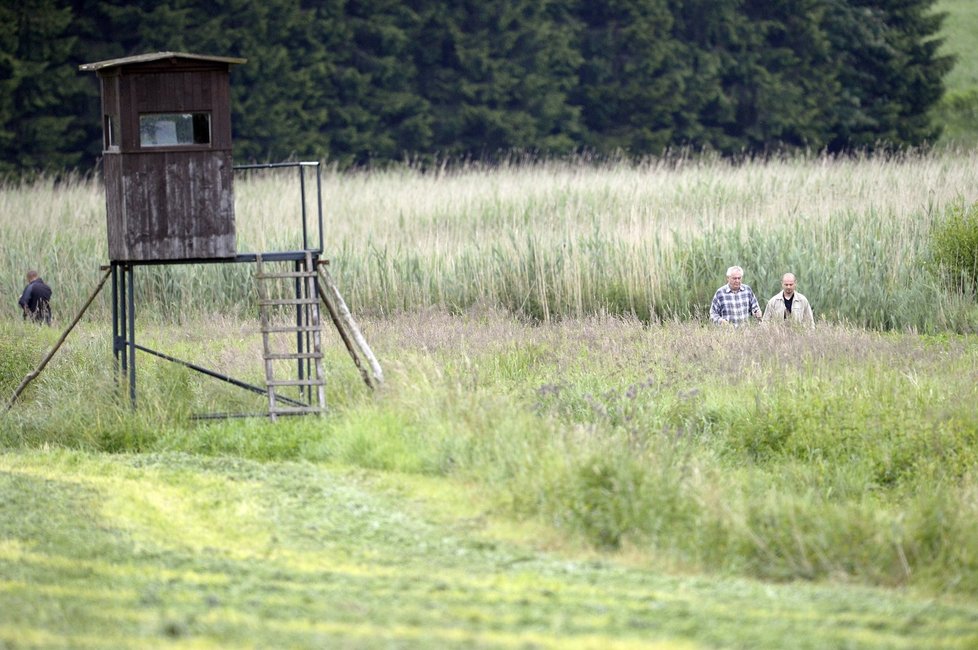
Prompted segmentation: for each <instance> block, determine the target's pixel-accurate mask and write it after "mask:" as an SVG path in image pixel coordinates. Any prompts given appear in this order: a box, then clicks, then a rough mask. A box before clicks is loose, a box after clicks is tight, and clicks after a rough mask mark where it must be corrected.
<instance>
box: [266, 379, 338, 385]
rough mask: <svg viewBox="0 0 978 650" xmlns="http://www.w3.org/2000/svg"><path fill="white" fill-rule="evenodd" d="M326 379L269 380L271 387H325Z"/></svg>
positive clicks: (267, 382)
mask: <svg viewBox="0 0 978 650" xmlns="http://www.w3.org/2000/svg"><path fill="white" fill-rule="evenodd" d="M325 381H326V380H324V379H269V380H268V381H266V382H265V383H266V384H268V385H269V386H325V385H326V384H325Z"/></svg>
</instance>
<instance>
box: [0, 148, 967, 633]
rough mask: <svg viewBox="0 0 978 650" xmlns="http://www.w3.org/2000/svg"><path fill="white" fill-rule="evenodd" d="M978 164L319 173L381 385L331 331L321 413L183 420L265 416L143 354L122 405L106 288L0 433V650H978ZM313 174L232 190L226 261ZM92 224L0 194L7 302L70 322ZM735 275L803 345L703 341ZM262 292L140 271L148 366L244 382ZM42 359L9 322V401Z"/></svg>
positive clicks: (341, 263)
mask: <svg viewBox="0 0 978 650" xmlns="http://www.w3.org/2000/svg"><path fill="white" fill-rule="evenodd" d="M975 167H976V158H975V156H974V155H972V154H969V153H961V152H957V153H951V152H943V153H935V154H931V155H928V156H924V155H916V154H915V155H906V156H899V157H891V158H879V159H871V158H865V159H845V160H833V159H824V158H806V157H802V158H794V159H785V160H774V161H767V162H763V161H744V162H742V163H740V164H732V163H729V162H723V161H716V160H692V159H675V160H671V161H668V162H656V163H652V162H650V163H648V164H643V165H619V166H616V165H609V164H602V165H596V164H592V163H589V162H588V161H579V162H578V163H544V164H537V165H530V164H525V163H518V162H514V163H513V164H511V165H509V166H504V167H503V168H500V169H495V170H489V169H482V168H479V167H466V168H462V169H456V170H447V169H446V170H442V171H439V172H423V171H421V170H417V169H411V168H401V169H391V170H386V171H375V172H363V173H356V174H339V173H335V172H332V171H330V172H327V173H326V174H325V175H324V198H325V201H326V205H327V215H326V217H327V228H326V232H325V233H324V235H325V237H324V239H325V241H326V249H327V250H326V253H325V254H326V256H327V257H329V258H330V259H331V271H332V273H333V275H334V276H335V277H336V278H337V279H338V281H339V284H340V287H341V289H342V290H343V292H344V294H345V296H346V298H347V300H348V302H349V303H350V305H351V307H352V308H353V310H354V312H355V313H356V314H357V317H358V319H359V320H360V322H361V324H362V326H363V330H364V333H365V335H366V337H367V340H368V341H369V342H370V343H371V346H372V347H373V349H374V351H375V352H376V354H377V356H378V358H379V359H380V361H381V363H382V365H383V366H384V371H385V376H386V378H387V380H386V383H385V385H384V387H383V388H382V389H381V390H379V391H377V392H371V391H369V390H368V389H367V388H366V387H365V386H363V384H362V382H361V381H360V379H359V376H358V374H357V372H356V369H355V368H354V366H353V364H352V362H351V361H350V360H349V358H348V357H347V356H346V353H345V350H344V348H343V346H342V343H341V342H340V341H339V340H338V337H336V336H334V335H330V336H327V342H326V367H327V373H328V384H327V401H328V403H329V406H330V410H329V413H328V414H326V415H324V416H323V417H316V418H294V419H287V420H284V421H279V422H276V423H270V422H268V421H267V420H265V419H261V418H246V419H234V420H228V421H214V422H210V421H197V420H193V419H191V416H192V414H195V413H208V412H215V411H224V412H232V413H244V412H256V411H260V410H261V409H262V408H263V406H264V404H263V401H262V399H261V397H260V396H255V395H252V394H250V393H245V392H243V391H240V390H238V389H236V388H233V387H229V386H227V385H225V384H222V383H220V382H216V381H214V380H212V379H209V378H206V377H203V376H201V375H198V374H195V373H192V372H191V371H189V370H187V369H185V368H181V367H178V366H174V365H172V364H167V363H165V362H163V361H160V360H157V359H155V358H151V357H146V356H144V355H140V356H139V358H138V368H139V379H138V386H139V396H138V400H137V409H136V410H135V411H133V410H131V409H130V408H129V403H128V399H127V398H126V396H125V395H124V394H122V393H123V392H124V391H122V390H120V388H119V385H118V383H117V380H116V378H115V377H114V374H113V363H112V354H111V341H110V323H109V315H108V306H107V300H106V299H105V297H104V296H103V297H101V298H100V299H99V300H98V301H97V302H96V304H95V306H94V307H93V309H92V311H91V312H90V313H89V315H88V316H87V317H86V319H85V320H84V321H83V323H82V325H81V326H80V327H79V329H78V330H77V331H76V332H74V333H73V334H72V335H71V337H70V338H69V339H68V342H67V343H66V344H65V347H64V348H63V350H62V351H60V352H59V353H58V356H57V357H56V358H55V360H54V361H53V362H52V363H51V364H50V366H49V367H48V369H47V370H45V372H44V374H43V375H41V377H40V378H39V379H38V380H37V381H35V382H34V383H33V384H32V385H31V386H30V388H28V390H27V391H26V392H25V393H24V395H23V396H22V397H21V399H20V400H19V401H18V402H17V403H16V404H15V405H14V406H13V408H12V409H11V410H10V411H9V412H5V413H3V414H2V415H0V445H2V448H3V455H2V456H0V482H2V483H3V486H2V489H0V566H2V568H3V569H2V571H0V644H4V645H5V646H8V647H17V648H20V647H71V648H75V647H160V646H164V645H166V646H170V645H172V646H174V647H229V646H230V647H270V646H285V647H553V648H565V647H581V648H604V647H643V648H645V647H665V648H684V647H769V648H783V647H811V648H823V647H867V648H871V647H879V648H892V647H913V648H916V647H947V648H969V647H974V646H975V645H976V644H978V606H976V605H975V603H976V600H975V598H976V595H978V475H976V473H975V467H976V466H978V462H976V461H978V409H976V407H975V404H976V403H978V402H976V398H978V388H976V386H978V339H976V338H975V335H974V332H975V331H976V330H978V325H976V323H978V320H976V314H978V312H976V304H975V296H974V287H973V286H972V285H971V284H970V279H969V278H968V277H967V274H966V273H964V274H962V273H961V272H960V271H961V269H956V271H957V272H955V269H952V268H950V267H948V266H947V264H948V261H947V258H942V257H941V256H940V253H941V249H940V246H939V245H937V246H936V245H935V242H940V241H943V240H942V239H941V237H942V236H943V235H942V233H943V234H946V233H948V232H958V230H948V229H947V227H946V226H947V224H952V225H953V226H954V228H959V229H964V230H961V232H967V228H968V227H969V224H970V223H971V221H970V219H972V217H971V216H970V215H972V214H973V205H974V202H975V199H976V198H978V188H976V186H975V185H974V178H976V175H975V171H978V170H976V169H975ZM295 185H296V183H295V178H294V176H285V175H271V176H252V177H241V178H239V179H238V182H237V185H236V197H237V198H236V213H237V218H238V231H239V249H240V250H280V249H283V248H294V247H295V242H297V241H299V237H300V234H299V231H298V220H297V212H298V208H299V206H298V203H297V202H296V201H295V199H294V198H291V197H295V196H296V193H295V190H296V188H295ZM102 201H103V199H102V196H101V192H100V189H99V185H98V183H97V182H96V181H95V180H93V179H86V178H68V179H61V180H60V181H58V182H54V181H53V180H45V179H41V180H39V181H37V182H34V183H31V184H20V185H7V186H4V187H3V188H2V189H0V209H2V213H3V216H4V218H3V219H2V220H0V229H2V235H3V237H4V242H5V245H4V256H3V258H2V259H0V264H2V265H4V274H5V275H4V277H6V278H7V280H5V281H6V282H7V283H8V285H9V286H8V294H9V295H11V296H13V295H16V293H17V292H18V291H19V289H20V284H19V279H18V278H19V277H20V276H22V274H23V269H24V268H26V267H27V266H36V267H39V270H40V271H41V272H42V275H44V276H45V277H46V278H47V279H48V280H49V281H50V283H51V284H52V286H53V287H54V288H55V296H56V302H55V305H56V308H55V310H56V318H57V321H58V325H60V326H63V325H64V324H66V322H67V321H68V320H69V319H70V318H71V316H72V315H73V314H74V312H75V311H76V310H77V308H78V307H79V306H80V305H81V303H82V301H83V300H84V299H85V297H87V295H88V292H90V291H91V289H92V288H93V287H94V284H95V281H96V279H97V277H98V272H97V266H98V264H99V263H103V262H105V261H106V260H105V259H104V258H105V252H104V251H105V243H104V236H105V231H104V228H105V226H104V207H103V206H102V203H101V202H102ZM28 224H29V225H30V227H32V228H34V229H35V232H37V233H38V237H37V238H35V239H31V240H25V238H23V237H19V236H17V235H18V233H20V232H22V231H23V230H24V229H25V228H27V227H28ZM7 242H9V244H8V243H7ZM935 246H936V247H935ZM942 260H943V261H942ZM731 264H740V265H742V266H744V267H745V269H746V279H747V281H748V283H749V284H751V285H753V286H754V287H755V289H756V290H757V292H758V294H759V295H760V296H761V297H762V298H765V299H766V298H767V297H769V296H770V295H771V294H773V293H774V292H775V291H776V290H777V289H778V278H779V277H780V275H781V273H782V272H783V271H786V270H792V271H794V272H795V273H796V274H797V275H798V276H799V290H801V291H802V292H803V293H805V294H806V295H807V296H808V297H809V298H810V299H811V300H812V302H813V304H814V306H815V310H816V314H817V318H818V324H817V327H816V329H815V330H814V331H795V330H790V329H788V330H786V329H784V328H781V327H752V328H747V329H743V330H736V331H720V330H717V329H715V328H712V327H710V326H708V325H707V324H706V323H705V318H704V312H705V310H706V306H707V304H708V301H709V299H710V297H711V296H712V293H713V291H714V290H715V289H716V287H717V286H719V285H720V284H722V282H723V277H722V276H723V272H724V270H725V269H726V267H727V266H729V265H731ZM253 273H254V270H253V269H252V268H250V267H249V266H248V265H212V266H206V265H198V266H188V267H172V268H166V269H156V270H153V269H138V270H137V296H138V300H139V301H140V302H139V305H140V311H139V312H138V319H137V341H138V342H140V343H142V344H145V345H147V346H149V347H152V348H155V349H159V350H162V351H164V352H167V353H170V354H173V355H174V356H176V357H178V358H183V359H188V360H192V361H194V362H196V363H200V364H201V365H204V366H205V367H209V368H213V369H216V370H219V371H221V372H225V373H228V374H230V375H232V376H234V377H237V378H241V379H244V380H246V381H250V382H253V383H261V382H262V381H263V373H262V365H261V343H260V333H259V330H258V323H257V320H256V317H255V313H256V309H255V301H256V296H255V291H254V284H253ZM11 302H13V301H11ZM58 334H59V330H58V329H57V328H52V329H48V328H36V327H33V326H30V325H29V324H24V323H21V322H20V321H19V320H18V319H17V316H16V312H15V311H14V310H13V309H11V312H10V315H9V316H8V317H7V318H6V319H4V320H3V321H2V322H0V348H2V349H0V393H2V394H3V395H4V396H6V395H9V394H10V393H11V391H12V390H13V389H14V388H15V387H16V386H17V384H18V383H19V381H20V379H21V378H22V377H24V376H25V375H26V374H27V373H28V372H29V371H30V370H31V369H32V368H33V367H34V366H35V364H36V363H37V362H38V361H39V360H40V359H41V358H42V357H43V355H44V352H45V351H46V350H48V349H49V348H50V346H51V345H53V344H54V342H55V340H56V339H57V337H58Z"/></svg>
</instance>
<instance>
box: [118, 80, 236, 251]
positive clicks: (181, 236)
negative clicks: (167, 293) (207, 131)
mask: <svg viewBox="0 0 978 650" xmlns="http://www.w3.org/2000/svg"><path fill="white" fill-rule="evenodd" d="M229 84H230V81H229V74H228V66H227V65H226V64H217V65H215V64H213V63H210V64H208V63H203V64H202V63H201V62H198V61H180V62H177V63H172V62H166V61H163V62H158V61H157V62H151V63H141V64H136V65H132V66H126V67H122V68H118V69H114V70H111V71H106V72H105V73H104V74H103V78H102V101H103V109H104V111H105V112H106V114H109V113H110V112H114V113H115V114H116V115H118V116H119V122H120V133H118V134H117V144H118V145H119V147H118V148H108V142H106V150H105V152H104V156H103V161H104V167H103V172H104V177H105V191H106V209H107V216H108V236H109V258H110V259H111V260H114V261H156V260H179V259H209V258H228V257H234V256H235V255H236V254H237V250H236V245H237V244H236V238H235V226H234V193H233V187H232V157H231V108H230V86H229ZM171 112H208V113H210V116H211V117H210V126H211V142H210V143H209V144H204V145H179V146H165V147H159V146H157V147H152V148H150V147H147V148H141V147H140V144H139V115H140V114H141V113H142V114H145V113H171Z"/></svg>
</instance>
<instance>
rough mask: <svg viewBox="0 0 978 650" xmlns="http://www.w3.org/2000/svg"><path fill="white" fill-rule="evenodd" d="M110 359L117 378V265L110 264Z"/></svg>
mask: <svg viewBox="0 0 978 650" xmlns="http://www.w3.org/2000/svg"><path fill="white" fill-rule="evenodd" d="M112 359H113V363H114V368H115V373H114V376H115V378H116V380H118V378H119V265H118V264H116V263H115V262H113V263H112Z"/></svg>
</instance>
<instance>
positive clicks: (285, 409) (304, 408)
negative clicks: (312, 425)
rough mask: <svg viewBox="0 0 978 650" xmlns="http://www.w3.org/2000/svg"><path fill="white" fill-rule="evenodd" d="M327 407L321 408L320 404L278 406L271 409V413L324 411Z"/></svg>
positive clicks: (286, 413) (285, 413)
mask: <svg viewBox="0 0 978 650" xmlns="http://www.w3.org/2000/svg"><path fill="white" fill-rule="evenodd" d="M325 410H326V409H321V408H319V407H318V406H288V407H286V406H282V407H279V406H276V407H275V408H274V409H270V410H269V413H274V414H275V415H288V414H290V413H322V412H324V411H325Z"/></svg>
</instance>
